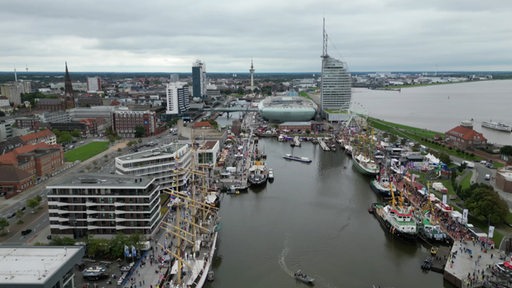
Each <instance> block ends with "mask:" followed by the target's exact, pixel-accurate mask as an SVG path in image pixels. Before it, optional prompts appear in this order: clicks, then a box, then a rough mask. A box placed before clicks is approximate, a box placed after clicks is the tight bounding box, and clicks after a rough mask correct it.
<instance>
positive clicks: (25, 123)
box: [14, 116, 41, 131]
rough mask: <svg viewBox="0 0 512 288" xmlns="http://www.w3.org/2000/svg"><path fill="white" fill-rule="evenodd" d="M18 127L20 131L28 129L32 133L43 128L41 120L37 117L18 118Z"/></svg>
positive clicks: (16, 119)
mask: <svg viewBox="0 0 512 288" xmlns="http://www.w3.org/2000/svg"><path fill="white" fill-rule="evenodd" d="M14 120H15V121H16V127H17V128H20V129H24V128H27V129H29V130H32V131H36V130H39V128H40V127H41V120H40V119H39V118H37V117H35V116H32V117H16V118H14Z"/></svg>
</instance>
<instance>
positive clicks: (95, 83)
mask: <svg viewBox="0 0 512 288" xmlns="http://www.w3.org/2000/svg"><path fill="white" fill-rule="evenodd" d="M98 91H101V80H100V78H99V77H87V92H89V93H96V92H98Z"/></svg>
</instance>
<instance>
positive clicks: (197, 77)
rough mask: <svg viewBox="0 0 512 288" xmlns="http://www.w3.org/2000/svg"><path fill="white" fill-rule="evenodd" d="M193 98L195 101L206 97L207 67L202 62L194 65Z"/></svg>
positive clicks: (198, 61) (199, 61) (197, 61)
mask: <svg viewBox="0 0 512 288" xmlns="http://www.w3.org/2000/svg"><path fill="white" fill-rule="evenodd" d="M192 96H193V98H194V100H195V101H198V100H200V101H202V100H204V98H205V97H206V65H205V64H204V63H203V62H202V61H201V60H196V62H194V64H193V65H192Z"/></svg>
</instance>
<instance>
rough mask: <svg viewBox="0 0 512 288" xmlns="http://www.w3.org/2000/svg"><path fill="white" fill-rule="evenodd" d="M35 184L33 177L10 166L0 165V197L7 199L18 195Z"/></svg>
mask: <svg viewBox="0 0 512 288" xmlns="http://www.w3.org/2000/svg"><path fill="white" fill-rule="evenodd" d="M34 183H35V180H34V177H33V176H32V175H31V174H30V173H27V172H25V171H23V170H21V169H18V168H16V167H14V166H12V165H0V195H1V196H5V197H6V198H8V197H9V196H14V195H15V194H16V193H20V192H22V191H24V190H26V189H28V188H30V187H32V186H33V185H34Z"/></svg>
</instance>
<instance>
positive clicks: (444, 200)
mask: <svg viewBox="0 0 512 288" xmlns="http://www.w3.org/2000/svg"><path fill="white" fill-rule="evenodd" d="M447 201H448V196H447V195H446V194H443V204H444V205H446V202H447Z"/></svg>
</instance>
